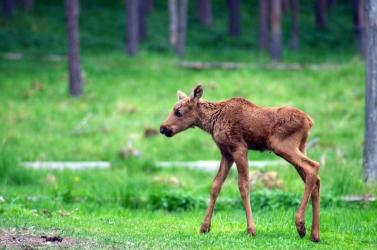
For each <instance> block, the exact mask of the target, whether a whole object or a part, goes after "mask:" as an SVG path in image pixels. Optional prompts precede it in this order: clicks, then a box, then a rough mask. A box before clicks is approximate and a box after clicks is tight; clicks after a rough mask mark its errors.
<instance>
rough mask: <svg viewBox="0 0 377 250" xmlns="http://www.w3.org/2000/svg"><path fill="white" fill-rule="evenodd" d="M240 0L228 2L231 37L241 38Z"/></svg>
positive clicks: (229, 0)
mask: <svg viewBox="0 0 377 250" xmlns="http://www.w3.org/2000/svg"><path fill="white" fill-rule="evenodd" d="M240 4H241V2H240V0H228V13H229V21H228V22H229V35H230V36H239V35H240V22H241V12H240Z"/></svg>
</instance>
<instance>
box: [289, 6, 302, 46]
mask: <svg viewBox="0 0 377 250" xmlns="http://www.w3.org/2000/svg"><path fill="white" fill-rule="evenodd" d="M290 8H291V19H292V28H291V48H292V49H293V50H297V49H298V45H299V28H298V17H299V13H300V3H299V0H291V1H290Z"/></svg>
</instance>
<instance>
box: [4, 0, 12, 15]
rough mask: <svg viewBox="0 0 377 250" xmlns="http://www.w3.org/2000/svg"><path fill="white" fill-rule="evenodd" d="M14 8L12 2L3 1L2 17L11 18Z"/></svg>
mask: <svg viewBox="0 0 377 250" xmlns="http://www.w3.org/2000/svg"><path fill="white" fill-rule="evenodd" d="M14 8H15V3H14V0H3V1H2V9H3V14H4V16H8V17H10V16H12V15H13V12H14Z"/></svg>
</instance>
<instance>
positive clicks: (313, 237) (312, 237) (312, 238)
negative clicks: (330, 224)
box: [310, 235, 320, 243]
mask: <svg viewBox="0 0 377 250" xmlns="http://www.w3.org/2000/svg"><path fill="white" fill-rule="evenodd" d="M310 240H311V241H313V242H315V243H319V241H320V240H319V236H313V235H312V236H311V237H310Z"/></svg>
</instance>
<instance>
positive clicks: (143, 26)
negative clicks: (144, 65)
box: [139, 0, 148, 41]
mask: <svg viewBox="0 0 377 250" xmlns="http://www.w3.org/2000/svg"><path fill="white" fill-rule="evenodd" d="M147 13H148V0H139V41H141V40H144V39H146V38H147V36H148V30H147Z"/></svg>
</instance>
